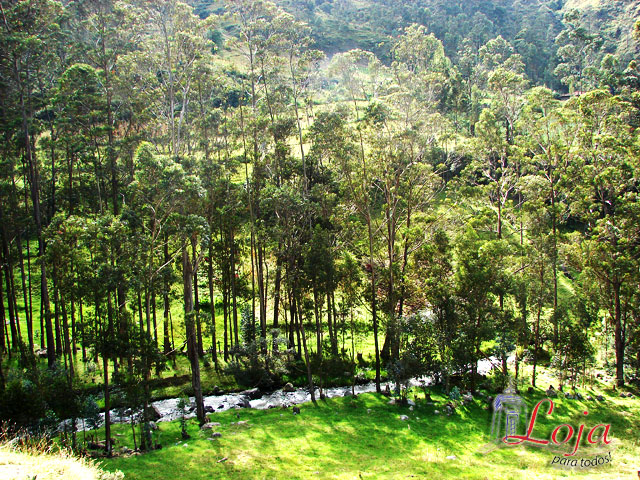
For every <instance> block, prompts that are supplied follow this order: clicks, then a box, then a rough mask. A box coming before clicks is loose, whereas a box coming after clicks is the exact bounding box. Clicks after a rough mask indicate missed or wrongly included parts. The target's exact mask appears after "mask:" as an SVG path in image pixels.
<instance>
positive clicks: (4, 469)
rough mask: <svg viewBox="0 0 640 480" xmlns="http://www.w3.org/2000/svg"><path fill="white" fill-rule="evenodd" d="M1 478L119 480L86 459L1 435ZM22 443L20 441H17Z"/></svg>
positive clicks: (120, 475)
mask: <svg viewBox="0 0 640 480" xmlns="http://www.w3.org/2000/svg"><path fill="white" fill-rule="evenodd" d="M0 437H1V438H0V478H2V479H3V480H35V479H39V480H120V479H122V478H123V476H122V473H120V472H117V471H114V472H111V473H109V472H105V471H104V470H102V469H101V468H100V467H99V465H98V464H97V463H96V462H95V461H93V460H91V459H88V458H78V457H75V456H73V455H72V454H70V453H69V452H68V451H66V450H60V449H58V448H56V447H55V445H53V446H52V445H50V444H47V443H45V442H37V441H29V440H28V441H27V442H24V439H23V438H22V439H20V438H13V439H11V440H9V439H8V438H7V437H5V436H4V434H3V433H2V432H0ZM20 440H22V441H20Z"/></svg>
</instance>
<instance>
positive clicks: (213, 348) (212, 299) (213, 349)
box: [207, 242, 218, 367]
mask: <svg viewBox="0 0 640 480" xmlns="http://www.w3.org/2000/svg"><path fill="white" fill-rule="evenodd" d="M207 280H208V282H209V302H210V304H211V356H212V358H213V363H214V364H215V365H216V367H217V366H218V344H217V341H216V302H215V297H214V295H213V242H209V262H208V264H207Z"/></svg>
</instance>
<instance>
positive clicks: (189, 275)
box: [182, 242, 206, 425]
mask: <svg viewBox="0 0 640 480" xmlns="http://www.w3.org/2000/svg"><path fill="white" fill-rule="evenodd" d="M187 245H188V243H187V242H185V243H184V245H183V246H182V280H183V287H184V314H185V318H184V323H185V328H186V336H187V354H188V356H189V361H190V363H191V386H192V387H193V393H194V396H195V400H196V416H197V417H198V421H199V422H200V425H204V423H205V422H206V419H205V414H204V402H203V399H202V386H201V383H200V361H199V358H198V345H197V341H196V331H195V321H194V312H193V271H194V269H193V265H192V264H191V258H190V257H189V251H188V247H187Z"/></svg>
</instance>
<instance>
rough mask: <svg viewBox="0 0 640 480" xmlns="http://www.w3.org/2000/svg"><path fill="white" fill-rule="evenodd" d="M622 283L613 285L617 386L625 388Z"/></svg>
mask: <svg viewBox="0 0 640 480" xmlns="http://www.w3.org/2000/svg"><path fill="white" fill-rule="evenodd" d="M620 287H621V285H620V283H618V282H615V283H614V284H613V301H614V314H615V316H614V329H615V330H614V335H615V349H616V385H617V386H618V387H623V386H624V343H625V342H624V336H623V331H622V321H621V320H622V318H621V317H622V310H621V307H620Z"/></svg>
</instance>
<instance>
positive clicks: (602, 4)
mask: <svg viewBox="0 0 640 480" xmlns="http://www.w3.org/2000/svg"><path fill="white" fill-rule="evenodd" d="M275 3H276V4H277V5H279V6H281V7H282V8H284V9H285V10H286V11H288V12H289V13H291V14H293V15H294V16H295V17H296V18H297V19H299V20H301V21H304V22H305V23H307V24H308V25H310V26H311V27H312V37H313V39H314V41H315V47H316V48H318V49H320V50H322V51H324V52H325V53H327V54H328V55H330V56H331V55H333V54H335V53H338V52H344V51H347V50H351V49H354V48H359V49H362V50H368V51H371V52H373V53H375V54H376V56H378V58H380V59H381V60H382V61H384V62H387V63H388V62H389V61H390V49H391V46H392V44H393V39H394V38H396V37H398V36H399V35H400V34H401V33H402V31H403V28H405V27H406V26H408V25H410V24H412V23H418V24H421V25H425V26H426V27H427V29H428V30H429V31H430V32H433V33H434V34H435V35H436V37H437V38H438V39H440V40H441V41H442V43H443V46H444V48H445V53H446V54H447V56H448V57H450V58H451V59H452V60H453V61H454V63H456V64H457V63H460V61H461V56H463V54H464V52H465V51H466V50H467V49H469V48H471V49H472V50H477V49H478V48H479V47H480V46H482V45H483V44H485V43H486V42H487V41H488V40H490V39H492V38H495V37H497V36H502V37H503V38H505V39H506V40H508V41H509V42H511V44H512V45H513V46H514V48H515V50H516V52H517V53H519V54H520V55H521V56H522V58H523V61H524V63H525V66H526V68H527V74H528V75H529V76H530V77H532V79H534V80H535V81H536V83H545V84H547V85H548V86H551V87H553V88H556V89H562V88H563V87H562V86H561V85H560V84H559V83H558V82H557V79H555V78H554V76H553V71H554V69H555V67H556V65H557V63H558V60H557V58H556V46H555V45H554V41H555V39H556V36H557V35H558V34H559V33H560V31H561V30H562V29H563V18H564V16H565V14H567V13H570V12H571V11H572V10H577V11H578V12H579V21H578V23H579V24H580V25H581V26H583V27H584V28H585V29H587V30H588V31H589V32H590V33H592V34H593V33H599V34H600V35H602V37H603V39H604V43H603V46H602V49H601V52H602V55H604V54H605V53H616V54H618V55H620V59H621V63H622V64H625V65H626V63H628V61H629V60H630V59H631V56H632V55H633V54H634V53H636V52H637V48H638V47H637V44H636V43H635V42H634V41H633V24H634V22H635V19H637V18H639V17H640V2H638V1H635V0H633V1H625V0H623V1H613V2H611V1H605V0H566V1H565V0H494V1H487V0H470V1H460V0H456V1H449V0H401V1H391V0H341V1H333V0H319V1H315V2H314V1H305V0H276V1H275ZM192 4H193V5H194V6H195V9H196V11H197V12H198V13H199V14H200V15H201V16H207V15H209V14H211V13H214V14H223V13H224V11H225V7H224V5H225V2H224V1H220V0H194V1H193V2H192Z"/></svg>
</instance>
